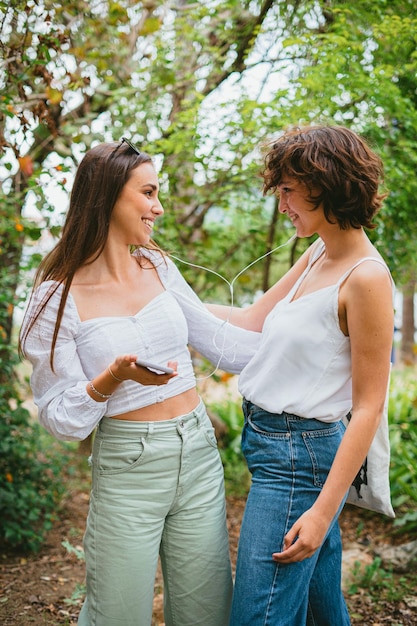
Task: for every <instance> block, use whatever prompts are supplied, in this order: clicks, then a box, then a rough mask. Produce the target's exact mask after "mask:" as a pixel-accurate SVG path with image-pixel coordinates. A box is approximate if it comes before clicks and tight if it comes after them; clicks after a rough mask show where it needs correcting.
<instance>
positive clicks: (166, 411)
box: [111, 388, 200, 422]
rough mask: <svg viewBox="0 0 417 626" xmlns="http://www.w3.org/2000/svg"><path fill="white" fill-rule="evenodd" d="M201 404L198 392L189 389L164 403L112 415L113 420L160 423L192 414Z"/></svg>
mask: <svg viewBox="0 0 417 626" xmlns="http://www.w3.org/2000/svg"><path fill="white" fill-rule="evenodd" d="M199 403H200V397H199V395H198V393H197V390H196V389H195V388H194V389H189V390H188V391H184V393H180V394H178V395H177V396H173V397H172V398H167V399H166V400H163V402H158V403H156V404H151V405H149V406H144V407H142V408H141V409H136V410H135V411H128V412H127V413H121V414H120V415H112V416H111V417H112V419H117V420H129V421H133V422H160V421H163V420H170V419H172V418H174V417H178V416H179V415H185V414H186V413H191V411H193V410H194V409H195V408H196V407H197V406H198V404H199Z"/></svg>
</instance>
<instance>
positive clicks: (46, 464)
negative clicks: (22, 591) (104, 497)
mask: <svg viewBox="0 0 417 626" xmlns="http://www.w3.org/2000/svg"><path fill="white" fill-rule="evenodd" d="M10 404H11V402H10V401H7V400H6V399H5V398H4V397H2V398H0V414H1V421H0V509H1V511H2V514H1V516H0V541H1V542H2V543H3V545H6V546H8V547H11V548H18V549H20V550H22V551H36V550H38V549H39V547H40V545H41V543H42V541H43V539H44V536H45V533H46V532H47V531H48V530H49V529H50V528H51V526H52V522H53V520H54V519H55V515H56V508H57V505H58V503H59V501H60V498H61V496H62V493H63V489H64V485H63V483H62V482H61V471H62V466H63V464H64V461H63V459H62V456H61V455H58V454H57V453H55V454H54V452H53V451H52V450H51V448H50V443H47V442H46V441H45V436H44V435H43V433H42V432H41V431H42V429H41V428H40V427H39V426H38V425H37V424H33V423H32V421H31V419H30V415H29V413H28V411H27V410H26V409H25V408H24V407H22V406H21V405H20V404H18V405H17V406H16V407H15V408H11V406H10Z"/></svg>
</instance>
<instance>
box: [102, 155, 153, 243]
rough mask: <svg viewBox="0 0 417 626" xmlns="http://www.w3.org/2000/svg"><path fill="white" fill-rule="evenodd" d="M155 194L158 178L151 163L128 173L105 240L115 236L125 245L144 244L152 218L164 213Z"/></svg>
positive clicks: (147, 241)
mask: <svg viewBox="0 0 417 626" xmlns="http://www.w3.org/2000/svg"><path fill="white" fill-rule="evenodd" d="M158 192H159V183H158V177H157V174H156V172H155V168H154V166H153V165H152V163H142V165H139V166H138V167H136V168H135V169H134V170H132V172H131V174H130V177H129V179H128V181H127V183H126V184H125V186H124V187H123V189H122V191H121V193H120V195H119V197H118V198H117V201H116V203H115V205H114V208H113V211H112V214H111V218H110V226H109V237H117V238H118V239H120V241H121V242H122V243H123V244H126V245H134V246H144V245H146V244H148V243H149V241H150V239H151V236H152V230H153V227H154V223H155V219H156V217H158V216H160V215H162V214H163V212H164V209H163V208H162V205H161V203H160V201H159V198H158Z"/></svg>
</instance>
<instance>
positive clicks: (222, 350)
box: [169, 234, 297, 380]
mask: <svg viewBox="0 0 417 626" xmlns="http://www.w3.org/2000/svg"><path fill="white" fill-rule="evenodd" d="M296 237H297V235H296V234H294V235H292V237H290V238H289V239H288V241H286V242H285V243H283V244H281V245H279V246H277V247H276V248H273V250H269V252H265V254H263V255H262V256H260V257H258V258H257V259H255V260H254V261H252V262H251V263H249V265H246V267H244V268H243V269H242V270H240V272H239V273H238V274H236V276H235V277H234V278H233V279H232V280H231V281H228V280H227V278H225V277H224V276H222V275H221V274H219V273H218V272H216V271H215V270H212V269H210V268H209V267H205V266H204V265H198V264H196V263H191V262H190V261H186V260H184V259H181V258H180V257H177V256H175V255H174V254H170V255H169V256H170V257H171V258H172V259H175V260H176V261H178V262H179V263H183V264H184V265H188V266H190V267H195V268H196V269H200V270H204V271H206V272H210V273H211V274H214V275H215V276H217V277H218V278H220V279H221V280H223V281H224V282H225V283H226V284H227V285H229V290H230V309H229V314H228V315H227V317H226V319H225V320H224V322H223V324H222V325H221V326H220V328H219V329H218V330H217V331H216V333H215V335H214V337H213V339H212V341H213V345H214V347H215V348H216V350H217V351H218V352H219V354H220V356H219V358H218V360H217V364H216V366H215V368H214V370H213V371H212V372H210V374H208V375H207V376H203V377H197V378H196V380H206V379H207V378H210V377H211V376H214V374H215V373H216V372H217V370H218V369H219V368H220V363H221V361H222V358H223V356H224V354H225V344H226V338H227V329H226V332H225V333H224V337H223V342H222V345H221V346H218V345H217V342H216V338H217V335H218V333H219V332H220V330H221V329H222V328H223V326H225V325H226V324H228V323H229V320H230V316H231V314H232V310H233V306H234V284H235V282H236V280H237V279H238V278H239V277H240V276H241V275H242V274H243V273H244V272H246V270H248V269H249V268H250V267H252V265H255V263H257V262H258V261H262V259H264V258H265V257H267V256H269V255H270V254H273V253H274V252H276V251H277V250H280V249H281V248H283V247H284V246H287V245H288V244H289V243H291V242H292V241H294V239H295V238H296ZM232 361H233V359H232Z"/></svg>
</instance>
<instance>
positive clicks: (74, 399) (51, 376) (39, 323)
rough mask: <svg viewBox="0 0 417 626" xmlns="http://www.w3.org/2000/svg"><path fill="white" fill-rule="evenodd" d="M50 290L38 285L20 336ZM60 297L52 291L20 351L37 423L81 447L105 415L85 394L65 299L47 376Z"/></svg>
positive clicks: (71, 310) (74, 323)
mask: <svg viewBox="0 0 417 626" xmlns="http://www.w3.org/2000/svg"><path fill="white" fill-rule="evenodd" d="M54 285H55V286H56V284H55V283H51V282H47V283H42V285H41V286H40V287H39V288H38V289H37V291H36V292H35V294H34V297H33V298H32V302H31V304H30V305H29V308H28V310H27V312H26V314H25V320H24V325H23V330H24V327H25V325H26V324H28V323H29V321H30V319H31V316H32V315H33V312H34V311H36V310H37V307H38V306H39V303H40V302H42V301H43V300H44V298H45V296H46V295H47V294H48V292H49V290H51V288H53V286H54ZM60 297H61V289H60V288H58V290H56V291H55V293H54V294H53V295H52V297H51V298H50V300H49V302H48V304H47V305H46V307H45V309H44V310H43V312H42V313H41V315H40V316H39V318H38V319H37V320H36V323H35V325H34V326H33V328H32V329H31V330H30V332H29V334H28V335H27V337H26V339H25V342H24V346H23V347H24V353H25V356H26V357H27V359H28V360H29V361H30V362H31V364H32V367H33V371H32V375H31V379H30V386H31V389H32V394H33V399H34V402H35V404H36V406H37V407H38V412H39V421H40V423H41V424H42V426H44V427H45V428H46V430H47V431H48V432H50V433H51V435H53V436H54V437H56V438H57V439H60V440H63V441H81V440H83V439H85V438H86V437H87V436H88V435H89V434H90V433H91V432H92V431H93V430H94V428H95V427H96V426H97V424H98V422H99V421H100V419H101V418H102V417H103V415H104V414H105V411H106V407H107V402H95V401H94V400H93V399H92V398H91V397H90V396H89V395H88V393H87V391H86V385H87V382H88V379H87V377H86V375H85V373H84V371H83V368H82V366H81V363H80V359H79V357H78V354H77V345H76V341H75V337H76V334H77V328H78V323H79V319H78V315H77V311H76V309H75V305H74V304H73V303H72V302H71V301H70V299H68V301H67V304H66V307H65V310H64V315H63V317H62V322H61V326H60V329H59V333H58V338H57V342H56V347H55V353H54V371H52V368H51V365H50V352H51V344H52V337H53V333H54V328H55V321H56V316H57V313H58V307H59V302H60Z"/></svg>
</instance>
